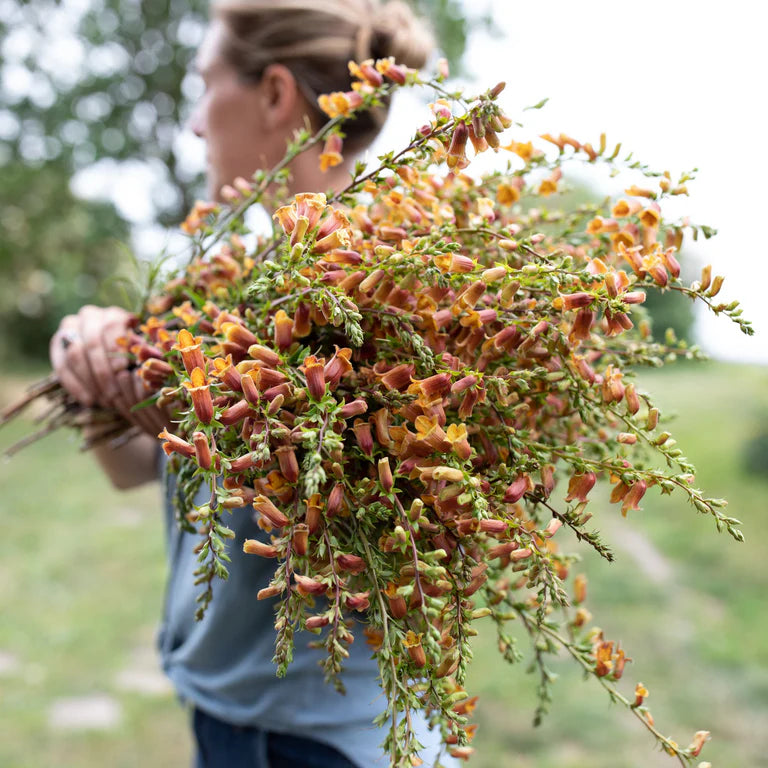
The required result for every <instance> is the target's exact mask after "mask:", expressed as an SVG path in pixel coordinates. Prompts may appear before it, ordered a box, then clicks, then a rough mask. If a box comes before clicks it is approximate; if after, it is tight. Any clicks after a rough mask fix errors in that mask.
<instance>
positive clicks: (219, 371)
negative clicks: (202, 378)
mask: <svg viewBox="0 0 768 768" xmlns="http://www.w3.org/2000/svg"><path fill="white" fill-rule="evenodd" d="M213 368H214V371H213V373H212V374H211V375H212V376H215V377H216V378H217V379H220V380H221V381H222V382H223V383H224V384H225V385H226V386H227V387H229V389H231V390H232V391H233V392H241V391H242V389H243V387H242V385H241V383H240V373H239V372H238V370H237V368H235V366H234V363H233V362H232V355H227V357H226V359H222V358H220V357H216V358H214V360H213Z"/></svg>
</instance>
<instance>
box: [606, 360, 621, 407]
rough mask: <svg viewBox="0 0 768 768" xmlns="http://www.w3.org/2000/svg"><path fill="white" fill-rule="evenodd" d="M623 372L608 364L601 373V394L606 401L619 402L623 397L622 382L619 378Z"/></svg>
mask: <svg viewBox="0 0 768 768" xmlns="http://www.w3.org/2000/svg"><path fill="white" fill-rule="evenodd" d="M623 377H624V374H623V373H622V372H621V371H619V370H618V369H614V367H613V366H612V365H609V366H608V367H607V368H606V369H605V373H604V374H603V386H602V394H603V401H604V402H606V403H620V402H621V401H622V400H623V399H624V384H622V382H621V380H622V378H623Z"/></svg>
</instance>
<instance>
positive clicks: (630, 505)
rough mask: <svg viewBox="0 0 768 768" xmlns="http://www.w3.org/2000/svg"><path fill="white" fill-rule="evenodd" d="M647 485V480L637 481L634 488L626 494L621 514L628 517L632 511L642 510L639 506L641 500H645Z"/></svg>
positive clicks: (633, 485)
mask: <svg viewBox="0 0 768 768" xmlns="http://www.w3.org/2000/svg"><path fill="white" fill-rule="evenodd" d="M647 487H648V486H647V484H646V482H645V480H635V482H634V483H633V484H632V487H631V488H630V489H629V490H628V491H627V492H626V493H625V494H624V498H623V500H622V504H621V514H622V515H624V516H625V517H626V514H627V512H629V511H630V510H637V509H640V507H639V506H638V505H639V503H640V499H642V498H643V496H644V495H645V492H646V490H647Z"/></svg>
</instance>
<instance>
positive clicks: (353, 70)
mask: <svg viewBox="0 0 768 768" xmlns="http://www.w3.org/2000/svg"><path fill="white" fill-rule="evenodd" d="M347 66H348V67H349V74H350V75H351V76H352V77H355V78H357V79H358V80H362V81H363V82H364V83H367V84H368V85H370V86H371V87H372V88H378V87H379V86H380V85H381V84H382V83H383V82H384V78H383V77H382V76H381V73H380V72H378V71H377V70H376V68H375V67H374V65H373V59H366V60H365V61H361V62H360V63H359V64H358V63H356V62H354V61H350V62H349V63H348V64H347Z"/></svg>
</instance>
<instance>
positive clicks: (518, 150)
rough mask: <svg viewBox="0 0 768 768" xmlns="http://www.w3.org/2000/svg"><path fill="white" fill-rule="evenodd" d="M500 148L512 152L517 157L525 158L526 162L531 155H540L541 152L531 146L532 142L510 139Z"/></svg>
mask: <svg viewBox="0 0 768 768" xmlns="http://www.w3.org/2000/svg"><path fill="white" fill-rule="evenodd" d="M502 149H506V150H508V151H509V152H514V153H515V154H516V155H517V156H518V157H520V158H522V159H523V160H525V162H526V163H527V162H528V161H529V160H530V159H531V158H532V157H536V156H537V155H540V154H541V152H540V151H539V150H536V149H534V148H533V144H532V143H531V142H530V141H512V142H510V143H509V144H507V145H506V146H505V147H502Z"/></svg>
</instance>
